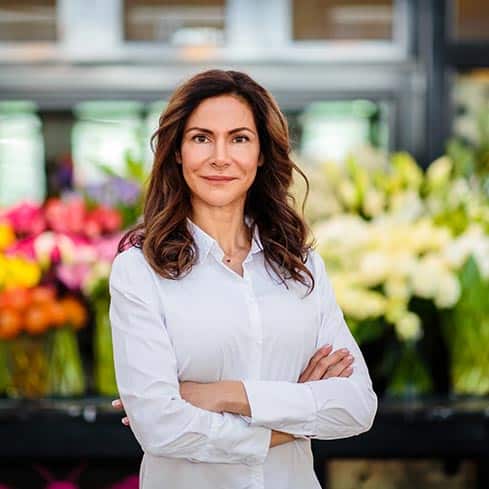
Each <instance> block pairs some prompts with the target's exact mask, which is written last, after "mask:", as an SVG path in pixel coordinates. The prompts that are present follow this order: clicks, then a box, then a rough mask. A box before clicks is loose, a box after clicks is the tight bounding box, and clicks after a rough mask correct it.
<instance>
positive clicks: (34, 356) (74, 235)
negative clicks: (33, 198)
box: [0, 194, 123, 397]
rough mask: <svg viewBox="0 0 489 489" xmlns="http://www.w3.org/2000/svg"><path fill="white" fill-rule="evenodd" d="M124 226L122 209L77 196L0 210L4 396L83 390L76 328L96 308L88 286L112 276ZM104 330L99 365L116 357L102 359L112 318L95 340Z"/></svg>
mask: <svg viewBox="0 0 489 489" xmlns="http://www.w3.org/2000/svg"><path fill="white" fill-rule="evenodd" d="M122 224H123V215H122V214H121V212H120V211H119V210H117V209H114V208H111V207H109V206H106V205H103V204H97V203H95V202H93V201H90V202H88V201H87V200H85V199H84V198H82V197H81V196H79V195H76V194H66V196H65V198H63V199H59V198H51V199H48V200H47V201H46V202H45V203H44V204H43V205H42V206H41V205H37V204H34V203H29V202H25V203H22V204H19V205H17V206H14V207H12V208H8V209H5V210H4V211H2V212H1V213H0V253H1V254H0V340H1V346H0V348H1V349H2V352H1V359H0V390H3V391H4V392H6V393H7V395H9V396H12V397H42V396H45V395H54V396H57V395H60V396H73V395H81V394H84V393H85V392H86V385H85V384H86V382H85V372H84V371H83V364H82V359H81V355H80V349H79V344H78V340H77V331H78V329H80V328H81V327H82V326H84V325H85V324H86V323H87V320H88V318H89V312H88V311H87V307H89V308H90V309H93V310H97V307H96V305H97V301H98V298H97V300H92V297H91V295H90V290H91V287H92V285H93V284H94V282H96V281H97V280H99V279H100V278H101V277H103V278H104V279H107V278H108V276H109V273H110V264H111V261H112V259H113V257H114V256H115V253H116V250H117V244H118V242H119V239H120V237H121V234H120V233H121V227H122ZM41 284H42V285H41ZM106 295H107V297H108V290H107V292H106ZM104 307H107V311H108V300H106V301H105V303H104ZM106 314H108V312H106ZM99 316H100V314H98V315H97V314H95V317H96V318H97V317H99ZM99 323H101V325H100V326H99ZM99 329H103V331H104V341H105V343H106V344H104V345H103V347H102V346H96V347H95V352H94V353H95V362H94V363H95V364H96V365H97V364H98V363H101V362H102V363H104V364H110V363H112V356H111V355H110V358H109V359H108V360H105V359H102V358H101V357H102V356H104V358H105V357H106V356H107V353H106V352H107V351H111V348H112V345H111V342H110V329H109V330H108V331H109V337H108V338H107V322H106V321H99V322H97V321H95V324H94V333H93V334H94V337H95V338H97V337H99V336H100V332H99ZM99 344H100V342H95V345H99ZM102 349H103V351H104V352H105V353H104V355H101V354H100V351H101V350H102ZM109 376H110V375H109ZM106 377H107V375H106ZM113 385H115V381H113V382H112V386H113ZM96 388H97V389H98V391H99V392H101V391H103V389H101V388H100V385H99V384H97V386H96ZM106 390H107V389H106ZM107 393H108V394H109V393H110V394H114V393H116V390H115V391H114V390H113V389H110V392H107Z"/></svg>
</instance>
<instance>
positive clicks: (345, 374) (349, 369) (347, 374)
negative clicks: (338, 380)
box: [338, 367, 353, 377]
mask: <svg viewBox="0 0 489 489" xmlns="http://www.w3.org/2000/svg"><path fill="white" fill-rule="evenodd" d="M352 373H353V367H346V368H345V369H344V370H343V372H341V373H340V374H339V375H338V377H350V375H351V374H352Z"/></svg>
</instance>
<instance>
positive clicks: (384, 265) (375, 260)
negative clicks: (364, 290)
mask: <svg viewBox="0 0 489 489" xmlns="http://www.w3.org/2000/svg"><path fill="white" fill-rule="evenodd" d="M390 268H391V263H390V260H389V257H388V256H387V255H386V254H384V253H381V252H379V251H371V252H367V253H366V254H365V255H363V257H362V259H361V261H360V268H359V274H360V276H361V277H362V283H364V284H365V285H370V286H373V285H377V284H380V283H382V282H383V281H384V280H385V279H386V277H387V276H388V275H389V271H390Z"/></svg>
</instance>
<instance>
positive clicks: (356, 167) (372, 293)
mask: <svg viewBox="0 0 489 489" xmlns="http://www.w3.org/2000/svg"><path fill="white" fill-rule="evenodd" d="M464 157H465V158H466V155H465V156H464ZM457 158H460V155H457V154H452V153H451V154H447V155H444V156H442V157H441V158H439V159H438V160H436V161H435V162H433V163H432V164H431V165H430V166H429V167H428V169H427V171H426V172H423V170H422V169H421V168H420V167H419V166H418V165H417V164H416V162H415V161H414V159H413V158H412V157H411V156H410V155H408V154H406V153H395V154H392V155H386V154H384V153H381V152H379V151H377V150H374V149H372V148H369V147H366V148H362V149H359V150H357V152H356V153H352V154H351V155H350V157H349V158H348V159H347V160H346V161H345V164H344V165H338V164H328V163H324V164H323V165H318V166H316V167H314V168H312V169H311V168H309V178H310V182H311V193H310V197H309V202H308V205H307V206H306V215H307V216H308V218H309V221H310V222H311V223H312V226H313V231H314V235H315V237H316V239H317V241H318V250H319V251H320V253H321V254H322V256H323V258H324V260H325V262H326V265H327V268H328V271H329V273H330V275H331V278H332V281H333V285H334V288H335V292H336V295H337V299H338V301H339V303H340V305H341V307H342V309H343V311H344V314H345V318H346V320H347V322H348V324H349V326H350V328H351V329H352V332H353V334H354V335H355V337H356V338H357V340H358V341H359V343H360V344H362V345H363V346H364V347H368V346H369V345H371V344H375V342H376V341H379V340H380V339H382V338H383V339H384V343H383V347H382V351H379V350H377V352H376V353H377V356H378V357H381V358H380V359H379V361H378V364H376V365H375V366H372V370H373V374H374V377H376V378H377V380H379V378H381V379H382V381H383V382H385V384H386V394H388V395H415V394H429V393H433V392H434V391H436V390H437V384H439V382H440V378H439V375H440V374H441V375H443V372H442V371H441V370H442V366H441V365H439V363H443V362H442V360H443V358H440V357H443V356H444V355H446V361H447V367H449V369H450V379H449V380H451V389H452V392H453V393H454V394H488V393H489V385H488V384H487V379H488V378H489V370H488V367H487V360H485V359H487V358H489V342H488V341H487V337H488V335H489V324H488V323H487V321H486V319H485V318H486V317H487V312H488V305H489V299H488V297H489V295H488V294H487V292H488V290H489V289H488V287H489V201H488V196H487V194H486V193H485V191H484V188H483V181H482V180H481V179H479V178H478V177H477V175H476V174H470V175H469V174H464V173H463V172H461V171H460V168H461V165H460V162H459V160H458V159H457ZM295 192H296V194H298V195H300V194H301V193H302V195H303V194H304V188H300V187H299V186H298V185H297V186H296V188H295ZM298 200H300V199H298ZM440 345H441V346H440ZM435 358H436V360H435ZM437 363H438V364H437ZM437 375H438V378H437ZM445 380H446V381H447V382H448V379H445ZM438 390H439V385H438Z"/></svg>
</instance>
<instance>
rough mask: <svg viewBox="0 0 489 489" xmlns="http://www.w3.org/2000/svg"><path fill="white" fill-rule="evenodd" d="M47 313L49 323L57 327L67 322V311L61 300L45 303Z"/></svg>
mask: <svg viewBox="0 0 489 489" xmlns="http://www.w3.org/2000/svg"><path fill="white" fill-rule="evenodd" d="M44 308H45V310H46V314H47V315H48V317H49V324H50V325H52V326H55V327H61V326H64V325H65V324H66V312H65V309H64V307H63V306H62V304H61V303H60V302H57V301H49V302H46V303H44Z"/></svg>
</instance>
